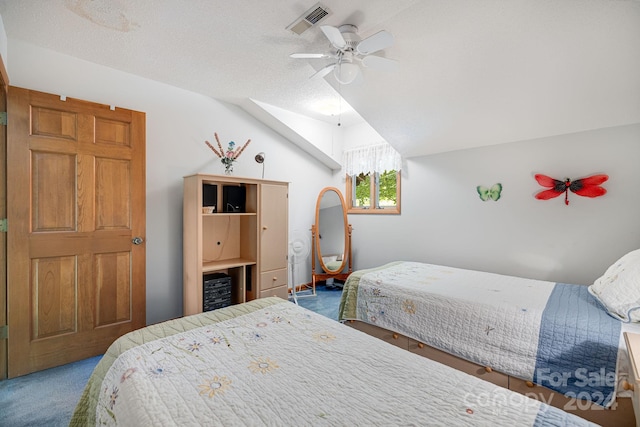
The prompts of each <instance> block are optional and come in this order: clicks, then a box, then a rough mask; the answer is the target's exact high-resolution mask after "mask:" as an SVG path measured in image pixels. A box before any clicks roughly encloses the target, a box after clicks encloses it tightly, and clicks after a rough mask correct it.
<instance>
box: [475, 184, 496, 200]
mask: <svg viewBox="0 0 640 427" xmlns="http://www.w3.org/2000/svg"><path fill="white" fill-rule="evenodd" d="M476 190H478V195H479V196H480V200H482V201H483V202H486V201H487V200H498V199H499V198H500V193H501V192H502V184H500V183H497V184H493V185H492V186H491V188H487V187H485V186H483V185H478V186H477V187H476Z"/></svg>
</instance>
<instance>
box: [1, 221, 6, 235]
mask: <svg viewBox="0 0 640 427" xmlns="http://www.w3.org/2000/svg"><path fill="white" fill-rule="evenodd" d="M6 232H7V218H2V219H0V233H6Z"/></svg>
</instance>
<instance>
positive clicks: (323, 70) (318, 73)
mask: <svg viewBox="0 0 640 427" xmlns="http://www.w3.org/2000/svg"><path fill="white" fill-rule="evenodd" d="M336 65H337V64H329V65H326V66H324V67H322V68H321V69H320V70H318V71H316V72H315V73H313V74H312V75H311V77H309V78H310V79H315V78H319V79H321V78H323V77H324V76H326V75H327V74H329V73H330V72H331V71H332V70H333V69H334V68H336Z"/></svg>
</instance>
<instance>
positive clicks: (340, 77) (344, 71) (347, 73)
mask: <svg viewBox="0 0 640 427" xmlns="http://www.w3.org/2000/svg"><path fill="white" fill-rule="evenodd" d="M359 72H360V67H358V66H357V65H356V64H354V63H352V62H341V63H340V64H338V66H336V67H335V68H334V70H333V74H334V76H335V78H336V80H337V81H338V83H340V84H343V85H348V84H350V83H353V81H354V80H355V79H356V77H358V73H359Z"/></svg>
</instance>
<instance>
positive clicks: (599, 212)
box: [343, 124, 640, 284]
mask: <svg viewBox="0 0 640 427" xmlns="http://www.w3.org/2000/svg"><path fill="white" fill-rule="evenodd" d="M639 165H640V124H636V125H630V126H622V127H615V128H606V129H598V130H594V131H590V132H581V133H576V134H570V135H561V136H555V137H550V138H542V139H537V140H532V141H523V142H514V143H509V144H504V145H496V146H492V147H487V148H481V149H474V150H465V151H456V152H450V153H444V154H439V155H433V156H425V157H417V158H411V159H408V160H407V161H406V167H405V168H404V170H403V171H402V214H401V215H349V222H350V223H351V224H353V246H354V263H355V267H356V268H367V267H371V266H375V265H379V264H381V263H385V262H389V261H394V260H416V261H424V262H429V263H434V264H444V265H450V266H455V267H462V268H471V269H478V270H485V271H493V272H497V273H503V274H511V275H520V276H524V277H532V278H539V279H544V280H550V281H559V282H565V283H577V284H590V283H591V282H593V280H594V279H596V278H597V277H599V276H600V275H601V274H602V273H603V272H604V270H605V269H606V267H608V266H609V265H610V264H612V263H613V262H614V261H615V260H616V259H617V258H618V257H620V256H622V255H623V254H625V253H626V252H628V251H630V250H633V249H637V248H639V247H640V226H639V224H640V190H639V187H638V186H639V184H640V166H639ZM536 173H543V174H546V175H549V176H552V177H555V178H558V179H564V178H566V177H569V178H572V179H577V178H580V177H584V176H588V175H592V174H595V173H606V174H608V175H609V177H610V178H609V180H608V181H607V182H606V183H605V184H604V187H605V188H606V189H607V191H608V192H607V194H606V195H605V196H603V197H600V198H595V199H590V198H586V197H580V196H578V195H576V194H573V193H570V194H569V201H570V205H569V206H565V204H564V197H563V196H561V197H558V198H557V199H552V200H549V201H541V200H536V199H534V197H533V196H534V195H535V194H536V193H537V192H538V191H540V190H542V187H540V186H539V185H538V184H537V182H536V181H535V179H534V178H533V175H534V174H536ZM496 182H500V183H502V185H503V187H504V189H503V191H502V198H501V199H500V200H499V201H497V202H493V201H488V202H482V201H481V200H480V198H479V197H478V194H477V193H476V186H477V185H485V186H489V185H493V184H495V183H496ZM343 188H344V186H343Z"/></svg>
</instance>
